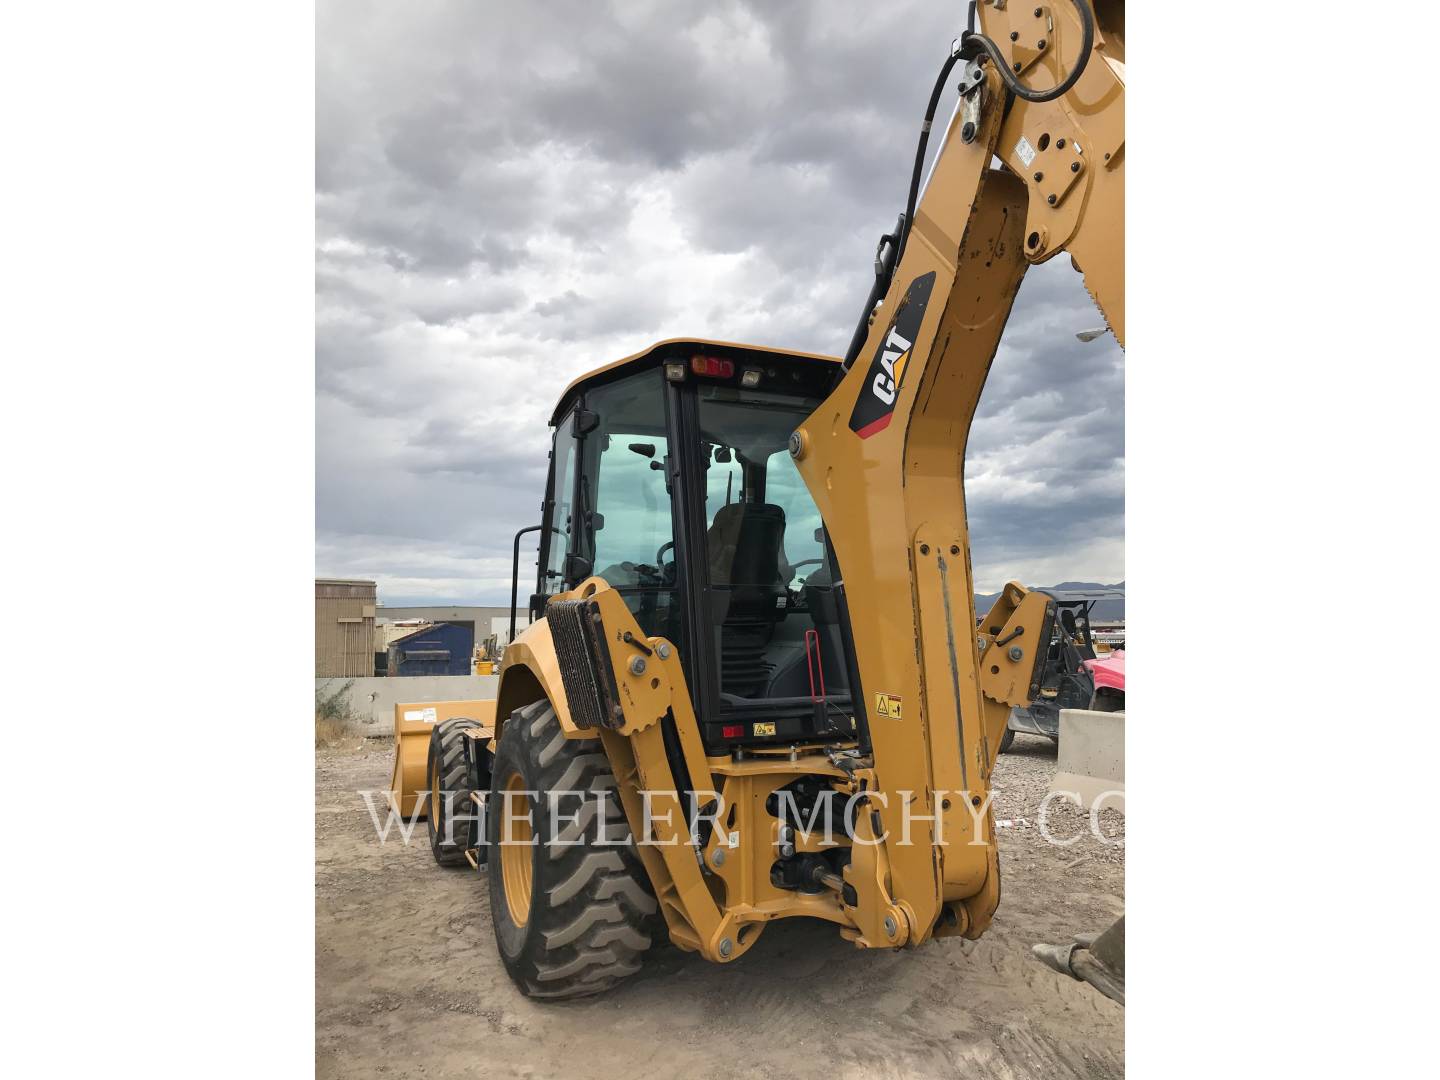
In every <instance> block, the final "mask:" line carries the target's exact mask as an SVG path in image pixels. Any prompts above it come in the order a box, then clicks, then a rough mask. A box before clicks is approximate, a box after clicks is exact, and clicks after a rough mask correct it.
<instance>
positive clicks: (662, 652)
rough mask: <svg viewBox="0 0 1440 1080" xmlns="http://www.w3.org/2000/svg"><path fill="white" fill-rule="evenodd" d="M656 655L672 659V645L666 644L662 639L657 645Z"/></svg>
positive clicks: (663, 658) (664, 658) (662, 658)
mask: <svg viewBox="0 0 1440 1080" xmlns="http://www.w3.org/2000/svg"><path fill="white" fill-rule="evenodd" d="M655 655H656V656H658V657H660V659H661V660H669V659H670V646H669V645H666V644H665V643H664V642H663V641H662V642H661V643H660V644H659V645H657V646H656V647H655Z"/></svg>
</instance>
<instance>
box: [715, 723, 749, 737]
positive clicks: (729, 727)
mask: <svg viewBox="0 0 1440 1080" xmlns="http://www.w3.org/2000/svg"><path fill="white" fill-rule="evenodd" d="M744 734H745V725H744V724H726V725H725V726H724V727H722V728H721V729H720V737H721V738H722V739H738V738H740V737H741V736H742V735H744Z"/></svg>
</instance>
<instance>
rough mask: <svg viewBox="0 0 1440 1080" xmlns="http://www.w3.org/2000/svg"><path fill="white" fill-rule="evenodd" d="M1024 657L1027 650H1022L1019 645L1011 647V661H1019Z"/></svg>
mask: <svg viewBox="0 0 1440 1080" xmlns="http://www.w3.org/2000/svg"><path fill="white" fill-rule="evenodd" d="M1024 655H1025V650H1024V649H1022V648H1020V646H1019V645H1012V646H1010V659H1011V660H1019V659H1021V658H1022V657H1024Z"/></svg>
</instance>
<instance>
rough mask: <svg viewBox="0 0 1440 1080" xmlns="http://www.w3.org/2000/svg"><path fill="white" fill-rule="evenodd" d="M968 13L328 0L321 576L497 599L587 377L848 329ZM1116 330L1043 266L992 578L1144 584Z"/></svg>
mask: <svg viewBox="0 0 1440 1080" xmlns="http://www.w3.org/2000/svg"><path fill="white" fill-rule="evenodd" d="M952 9H953V10H952ZM962 18H963V5H959V4H956V5H948V6H947V5H944V4H935V3H933V2H931V0H914V2H896V3H887V4H883V5H877V4H873V3H868V2H861V0H832V2H828V3H825V4H778V3H762V2H759V0H755V2H748V3H747V2H730V3H725V2H721V3H704V4H702V3H677V2H673V0H664V2H661V0H651V2H644V0H637V2H628V3H624V4H605V3H597V2H593V0H583V2H582V0H573V2H563V3H545V4H505V5H499V4H482V3H472V2H454V3H449V4H446V3H427V4H423V5H417V4H404V5H402V4H388V3H378V2H373V3H355V2H347V3H343V4H342V3H338V2H336V0H324V2H322V3H321V5H320V9H319V19H318V35H317V39H318V46H317V88H316V100H317V146H316V184H317V200H316V215H317V240H318V248H317V256H316V288H317V300H316V321H317V342H316V393H317V401H316V416H317V470H318V476H317V491H318V498H317V531H318V533H319V538H318V548H319V550H318V552H317V570H318V571H320V572H323V573H335V574H344V575H346V576H362V577H363V576H376V577H378V578H379V580H380V582H381V594H382V597H384V598H386V599H388V600H390V601H391V602H392V603H394V602H396V601H398V600H400V599H404V598H410V597H413V598H419V597H423V596H434V597H444V598H447V599H454V600H457V601H466V600H468V601H477V600H485V601H492V602H493V601H496V600H499V599H501V598H502V597H503V596H505V595H508V585H509V562H510V560H509V544H510V537H511V535H512V534H513V533H514V531H515V529H517V528H519V527H520V526H522V525H528V524H532V523H533V522H534V520H535V519H536V517H537V511H538V507H539V503H540V501H541V498H542V495H543V483H544V470H545V458H546V450H547V446H548V440H547V430H546V427H545V423H546V420H547V419H548V417H549V414H550V411H551V409H552V408H553V406H554V402H555V400H556V398H557V397H558V395H559V393H560V391H561V390H562V389H563V387H564V386H565V385H566V384H567V383H568V382H569V381H570V380H571V379H573V378H574V377H576V376H577V375H579V374H581V373H582V372H584V371H585V370H588V369H589V368H591V367H594V366H596V365H598V364H600V363H604V362H607V361H609V360H612V359H614V358H616V357H618V356H622V355H625V354H627V353H630V352H633V351H635V350H636V349H638V348H641V347H643V346H645V345H647V344H649V343H650V342H651V341H653V340H656V339H658V338H662V337H668V336H680V335H695V336H709V337H722V338H728V339H735V340H749V341H755V342H757V343H763V344H771V345H780V346H788V347H793V348H799V349H807V350H814V351H821V352H838V351H840V350H842V349H843V348H844V346H845V344H846V342H847V341H848V340H849V337H850V333H851V331H852V329H853V327H854V324H855V320H856V318H857V316H858V314H859V312H858V306H859V304H860V303H861V302H862V301H863V299H864V296H865V293H866V291H867V290H868V288H869V284H870V262H871V259H872V257H873V252H874V245H875V238H876V236H877V235H878V234H879V233H880V232H882V231H885V230H888V229H889V228H890V227H891V226H892V225H893V224H894V220H895V215H896V213H897V212H898V211H899V210H900V209H901V205H902V203H903V199H904V192H905V186H906V184H907V182H908V179H909V172H910V163H911V159H912V157H913V153H914V145H915V141H914V140H915V138H916V135H917V132H918V127H919V122H920V118H921V111H922V110H923V107H924V101H925V98H926V96H927V94H928V92H929V88H930V84H931V82H932V80H933V78H934V72H935V70H936V68H937V66H938V64H939V62H940V60H941V59H942V58H943V56H944V54H945V51H946V49H947V47H948V44H949V42H950V39H951V38H952V37H953V36H954V34H955V33H956V31H957V29H958V26H959V23H960V21H961V19H962ZM1101 322H1102V320H1101V318H1100V316H1099V314H1098V313H1096V312H1095V311H1094V309H1093V307H1092V306H1091V304H1090V301H1089V299H1088V297H1087V296H1086V294H1085V292H1084V290H1083V288H1082V287H1081V285H1080V279H1079V276H1078V275H1076V274H1075V273H1073V271H1071V270H1070V268H1069V266H1068V263H1067V261H1066V260H1065V259H1064V258H1063V257H1062V258H1061V259H1059V260H1055V261H1053V262H1052V263H1049V264H1046V265H1044V266H1042V267H1039V268H1036V269H1035V270H1032V272H1031V274H1030V276H1029V278H1028V279H1027V281H1026V283H1025V286H1024V288H1023V289H1022V292H1021V295H1020V298H1019V300H1018V301H1017V305H1016V309H1015V314H1014V316H1013V318H1012V320H1011V323H1010V326H1009V328H1008V330H1007V338H1006V342H1005V344H1004V346H1002V349H1001V352H1000V354H999V355H998V356H997V358H996V361H995V365H994V368H993V370H992V374H991V378H990V382H989V384H988V386H987V389H986V393H985V396H984V397H983V399H982V401H981V406H980V411H979V415H978V416H977V420H976V423H975V426H974V429H973V431H972V433H971V438H970V445H969V448H968V454H967V490H968V492H969V496H970V509H971V524H972V539H973V542H974V548H975V552H974V562H975V566H976V572H977V578H978V579H979V581H980V583H981V584H982V585H992V584H994V582H995V581H996V580H998V579H999V578H1003V577H1005V576H1020V577H1022V578H1026V579H1028V580H1032V581H1048V580H1059V579H1061V578H1066V577H1069V578H1091V579H1097V578H1102V577H1103V578H1110V579H1118V578H1120V577H1122V576H1123V565H1122V562H1121V552H1122V550H1123V549H1122V547H1121V545H1122V544H1123V476H1124V442H1123V413H1122V396H1123V376H1122V370H1121V365H1120V358H1119V357H1120V354H1119V350H1118V349H1117V348H1116V347H1115V345H1114V342H1113V341H1112V340H1111V339H1109V338H1108V337H1106V338H1103V339H1101V340H1099V341H1096V342H1093V343H1091V344H1081V343H1079V342H1077V341H1076V340H1075V337H1074V334H1075V332H1076V331H1077V330H1082V329H1086V328H1089V327H1092V326H1098V325H1100V324H1101ZM1052 569H1053V571H1054V572H1053V573H1051V570H1052ZM1036 575H1039V576H1038V577H1037V576H1036Z"/></svg>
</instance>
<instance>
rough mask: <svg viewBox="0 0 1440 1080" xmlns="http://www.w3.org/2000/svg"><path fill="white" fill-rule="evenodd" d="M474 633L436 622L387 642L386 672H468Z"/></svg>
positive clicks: (460, 627) (395, 673)
mask: <svg viewBox="0 0 1440 1080" xmlns="http://www.w3.org/2000/svg"><path fill="white" fill-rule="evenodd" d="M474 648H475V633H474V631H472V630H471V629H470V628H469V627H466V626H454V625H451V624H450V623H437V624H435V625H434V626H426V627H422V628H420V629H418V630H415V631H414V632H412V633H410V634H407V635H406V636H404V637H401V638H396V639H395V640H393V641H391V642H390V644H389V656H388V663H387V665H386V667H387V671H386V674H388V675H469V674H470V654H471V652H472V651H473V650H474Z"/></svg>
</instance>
